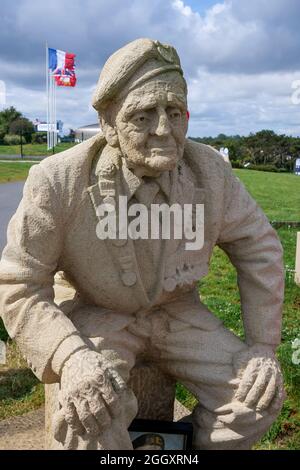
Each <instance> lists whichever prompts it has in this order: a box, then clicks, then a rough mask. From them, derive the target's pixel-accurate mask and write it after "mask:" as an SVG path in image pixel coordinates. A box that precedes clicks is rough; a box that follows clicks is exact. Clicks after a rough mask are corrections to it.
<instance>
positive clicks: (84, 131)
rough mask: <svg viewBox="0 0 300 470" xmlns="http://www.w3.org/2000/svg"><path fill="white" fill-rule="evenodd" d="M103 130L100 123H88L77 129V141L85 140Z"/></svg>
mask: <svg viewBox="0 0 300 470" xmlns="http://www.w3.org/2000/svg"><path fill="white" fill-rule="evenodd" d="M99 132H101V129H100V126H99V124H88V125H87V126H82V127H79V128H78V129H76V130H75V142H83V141H84V140H87V139H89V138H90V137H93V136H94V135H96V134H99Z"/></svg>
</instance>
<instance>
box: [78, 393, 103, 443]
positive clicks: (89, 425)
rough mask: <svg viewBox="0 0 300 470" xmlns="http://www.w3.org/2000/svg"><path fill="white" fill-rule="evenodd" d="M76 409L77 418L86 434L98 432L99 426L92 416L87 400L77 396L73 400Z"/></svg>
mask: <svg viewBox="0 0 300 470" xmlns="http://www.w3.org/2000/svg"><path fill="white" fill-rule="evenodd" d="M74 403H75V406H76V411H77V414H78V417H79V420H80V422H81V424H82V426H83V427H84V429H85V430H86V432H87V433H88V434H92V435H97V434H99V426H98V423H97V420H96V418H95V417H94V416H93V414H92V412H91V410H90V407H89V404H88V401H87V400H86V399H85V398H84V399H83V398H77V399H76V400H75V401H74Z"/></svg>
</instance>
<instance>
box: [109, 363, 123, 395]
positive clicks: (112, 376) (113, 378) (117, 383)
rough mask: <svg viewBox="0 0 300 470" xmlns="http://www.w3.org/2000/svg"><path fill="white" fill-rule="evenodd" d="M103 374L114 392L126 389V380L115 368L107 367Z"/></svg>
mask: <svg viewBox="0 0 300 470" xmlns="http://www.w3.org/2000/svg"><path fill="white" fill-rule="evenodd" d="M105 375H106V377H107V378H108V379H109V381H110V383H111V385H112V388H113V389H114V391H115V392H116V393H122V392H123V391H124V390H125V389H126V387H127V385H126V382H125V381H124V380H123V378H122V377H121V376H120V374H119V373H118V372H117V371H116V370H114V369H112V368H108V369H106V371H105Z"/></svg>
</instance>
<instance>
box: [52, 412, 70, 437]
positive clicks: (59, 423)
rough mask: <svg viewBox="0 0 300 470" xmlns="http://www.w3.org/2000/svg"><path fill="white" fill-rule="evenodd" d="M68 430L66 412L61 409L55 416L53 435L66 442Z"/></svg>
mask: <svg viewBox="0 0 300 470" xmlns="http://www.w3.org/2000/svg"><path fill="white" fill-rule="evenodd" d="M67 431H68V425H67V422H66V420H65V413H64V411H63V409H60V410H59V411H58V412H57V413H55V415H54V417H53V435H54V439H56V440H57V441H58V442H62V443H64V442H65V440H66V435H67Z"/></svg>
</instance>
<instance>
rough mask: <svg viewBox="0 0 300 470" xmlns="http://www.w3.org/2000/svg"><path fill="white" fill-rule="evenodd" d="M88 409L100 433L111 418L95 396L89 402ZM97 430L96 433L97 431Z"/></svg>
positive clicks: (103, 404) (99, 399) (100, 398)
mask: <svg viewBox="0 0 300 470" xmlns="http://www.w3.org/2000/svg"><path fill="white" fill-rule="evenodd" d="M89 407H90V411H91V413H92V415H93V416H94V417H95V419H96V421H97V423H98V428H99V430H100V431H101V432H102V431H103V429H105V428H107V427H108V426H109V425H110V423H111V417H110V414H109V411H108V409H107V408H106V406H105V403H104V401H103V399H102V397H100V396H95V397H93V398H92V399H91V400H89ZM99 430H98V431H99Z"/></svg>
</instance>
